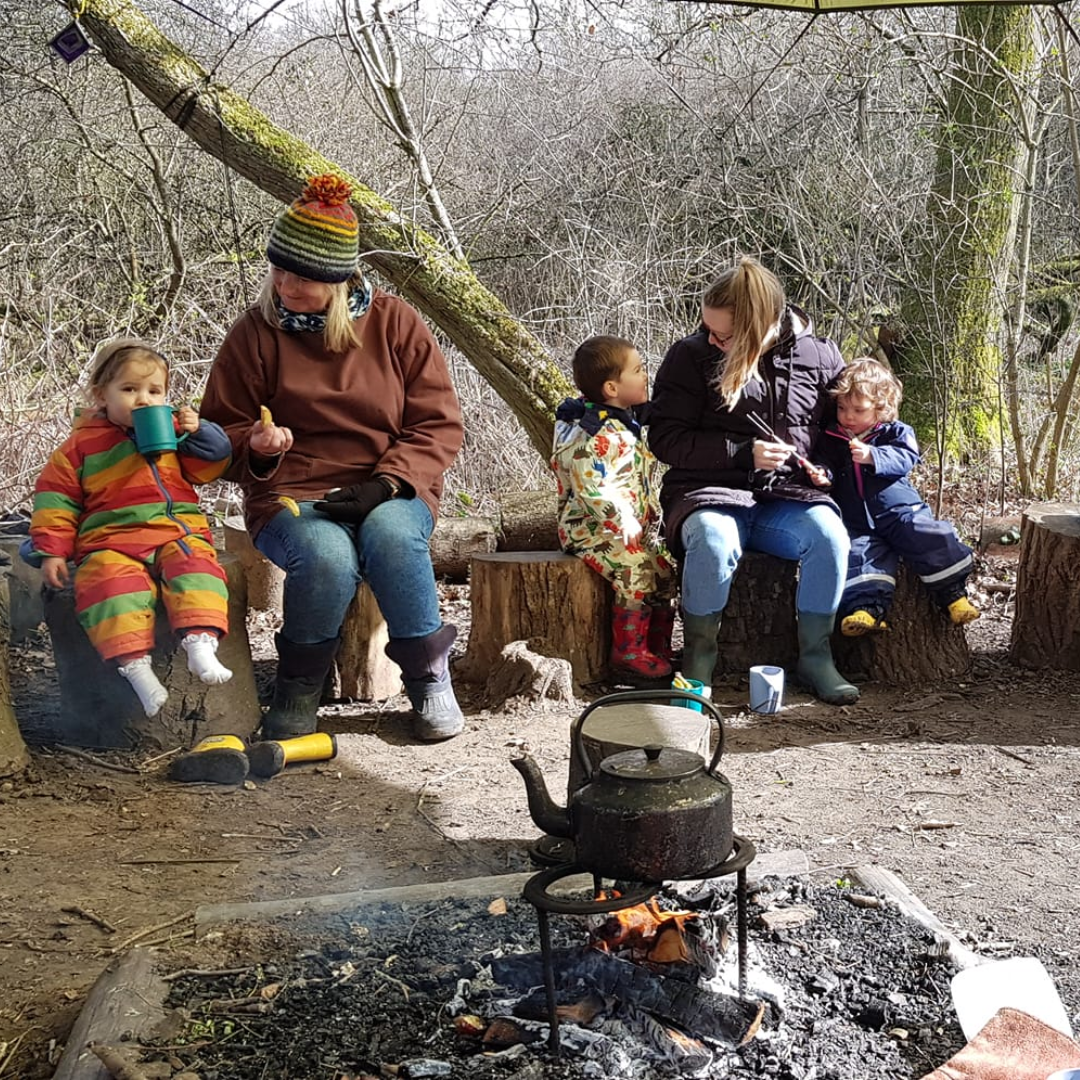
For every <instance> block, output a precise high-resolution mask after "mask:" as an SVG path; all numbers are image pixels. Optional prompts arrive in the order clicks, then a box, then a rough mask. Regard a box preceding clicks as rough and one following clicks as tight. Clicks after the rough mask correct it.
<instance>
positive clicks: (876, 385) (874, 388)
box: [829, 356, 904, 422]
mask: <svg viewBox="0 0 1080 1080" xmlns="http://www.w3.org/2000/svg"><path fill="white" fill-rule="evenodd" d="M829 393H830V394H832V396H833V397H835V398H843V397H848V396H849V395H850V394H861V395H862V396H863V397H865V398H869V399H870V401H872V402H873V403H874V408H875V409H876V410H877V414H878V419H879V420H882V421H885V422H888V421H890V420H896V419H897V418H898V417H899V416H900V402H901V401H902V400H903V397H904V388H903V386H901V384H900V380H899V379H898V378H897V377H896V376H895V375H894V374H893V373H892V372H891V371H890V370H889V368H888V366H887V365H885V364H883V363H882V362H881V361H880V360H875V359H874V358H873V357H872V356H860V357H857V358H856V359H854V360H852V361H851V363H850V364H848V365H847V367H845V368H844V370H843V371H842V372H841V373H840V378H839V380H838V381H837V383H836V386H835V387H834V388H833V389H832V390H830V391H829Z"/></svg>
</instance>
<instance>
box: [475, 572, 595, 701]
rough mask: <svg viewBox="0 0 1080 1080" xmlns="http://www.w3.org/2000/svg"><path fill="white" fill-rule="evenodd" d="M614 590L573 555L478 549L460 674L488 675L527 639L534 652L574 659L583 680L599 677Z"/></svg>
mask: <svg viewBox="0 0 1080 1080" xmlns="http://www.w3.org/2000/svg"><path fill="white" fill-rule="evenodd" d="M611 596H612V592H611V586H610V585H608V583H607V582H606V581H605V580H604V579H603V578H602V577H601V576H600V575H599V574H597V573H594V572H593V571H592V570H590V569H589V568H588V567H587V566H586V565H585V564H584V563H583V562H582V561H581V560H580V559H576V558H574V556H573V555H565V554H563V553H562V552H554V551H523V552H516V551H503V552H496V553H494V554H492V555H478V556H477V557H476V558H475V559H473V568H472V585H471V587H470V589H469V597H470V601H471V606H472V626H471V628H470V631H469V646H468V649H467V650H466V652H465V657H464V659H462V660H461V662H460V663H459V664H458V665H457V666H456V667H455V674H459V675H460V676H461V677H462V678H463V679H465V680H466V681H471V682H477V683H485V682H486V680H487V678H488V676H489V674H490V673H491V671H492V669H493V668H494V666H495V664H496V663H497V661H498V660H499V656H500V654H501V653H502V650H503V647H504V646H506V645H509V644H510V642H512V641H526V642H528V645H529V648H530V649H532V650H533V651H534V652H538V653H542V654H544V655H545V656H558V657H561V658H562V659H564V660H569V661H570V667H571V669H572V670H573V673H574V679H575V680H576V681H577V682H578V683H590V682H595V681H596V680H597V679H599V678H600V676H601V675H603V674H604V672H605V671H606V669H607V662H608V651H609V649H610V647H611V632H610V623H611Z"/></svg>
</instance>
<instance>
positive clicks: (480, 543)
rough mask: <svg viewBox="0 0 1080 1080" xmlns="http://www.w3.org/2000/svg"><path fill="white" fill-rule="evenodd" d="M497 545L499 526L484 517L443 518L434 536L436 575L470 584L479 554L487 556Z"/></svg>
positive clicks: (432, 536)
mask: <svg viewBox="0 0 1080 1080" xmlns="http://www.w3.org/2000/svg"><path fill="white" fill-rule="evenodd" d="M496 545H497V535H496V529H495V523H494V522H492V521H489V520H488V519H487V518H482V517H464V518H452V517H440V518H439V520H438V522H437V523H436V525H435V531H434V532H433V533H432V534H431V565H432V567H433V568H434V570H435V576H436V577H438V578H445V579H446V580H447V581H468V580H469V566H470V564H471V563H472V560H473V557H474V556H475V555H487V554H489V553H490V552H492V551H494V550H495V548H496Z"/></svg>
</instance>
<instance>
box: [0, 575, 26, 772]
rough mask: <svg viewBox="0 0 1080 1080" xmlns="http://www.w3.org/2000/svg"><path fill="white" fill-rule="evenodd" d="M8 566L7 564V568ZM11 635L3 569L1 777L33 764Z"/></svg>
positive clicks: (0, 598) (0, 618) (0, 602)
mask: <svg viewBox="0 0 1080 1080" xmlns="http://www.w3.org/2000/svg"><path fill="white" fill-rule="evenodd" d="M6 569H7V567H4V570H6ZM10 636H11V607H10V604H9V601H8V575H7V574H6V573H0V777H5V776H14V775H15V774H16V773H20V772H22V771H23V769H25V768H26V766H27V765H29V764H30V754H29V753H28V752H27V749H26V743H25V742H23V737H22V732H20V731H19V725H18V723H17V722H16V720H15V709H14V707H13V706H12V703H11V675H10V672H9V670H8V641H9V639H10Z"/></svg>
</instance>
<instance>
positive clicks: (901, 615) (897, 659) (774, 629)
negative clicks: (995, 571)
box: [716, 551, 971, 686]
mask: <svg viewBox="0 0 1080 1080" xmlns="http://www.w3.org/2000/svg"><path fill="white" fill-rule="evenodd" d="M797 572H798V564H797V563H794V562H791V561H789V560H786V559H778V558H776V557H774V556H772V555H766V554H764V553H762V552H757V551H748V552H746V553H745V554H744V555H743V557H742V559H741V560H740V562H739V568H738V570H737V571H736V572H735V577H734V579H733V581H732V584H731V598H730V599H729V601H728V606H727V608H726V609H725V611H724V617H723V619H722V620H721V623H720V632H719V634H718V636H717V640H718V642H719V645H720V652H719V659H718V662H717V667H716V673H717V675H718V676H723V675H731V674H740V675H741V674H745V673H746V672H747V671H748V670H749V669H750V668H751V667H752V666H753V665H755V664H776V665H778V666H780V667H783V668H787V669H788V670H789V671H790V670H793V669H794V666H795V663H796V661H797V660H798V657H799V644H798V627H797V623H796V618H795V586H796V580H797V577H796V575H797ZM887 621H888V623H889V629H888V630H887V631H883V632H881V633H879V634H868V635H866V636H865V637H861V638H845V637H843V636H842V635H841V634H840V633H839V632H837V633H836V634H834V635H833V655H834V656H835V658H836V666H837V667H838V668H839V670H840V671H841V672H843V674H844V675H846V676H848V677H849V678H850V677H853V676H861V677H863V678H867V679H873V680H877V681H879V682H883V683H888V684H891V685H899V686H911V685H919V684H925V683H935V682H942V681H945V680H949V679H954V678H956V677H957V676H958V675H960V674H962V673H963V672H965V671H967V669H968V668H969V667H970V665H971V652H970V649H969V648H968V643H967V637H966V635H965V633H964V630H963V628H962V627H956V626H953V625H952V624H951V623H950V622H949V619H948V617H947V616H946V615H945V614H944V613H943V612H942V611H941V610H940V609H939V608H938V607H937V605H936V604H934V602H933V601H932V600H931V599H930V595H929V593H927V591H926V589H925V588H924V587H923V585H922V582H921V581H919V579H918V577H917V576H916V575H915V574H914V573H913V572H912V571H911V570H909V569H908V568H907V567H906V566H905V565H904V564H903V563H901V565H900V570H899V573H898V574H897V587H896V595H895V597H894V600H893V605H892V609H891V611H890V612H889V616H888V620H887Z"/></svg>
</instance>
